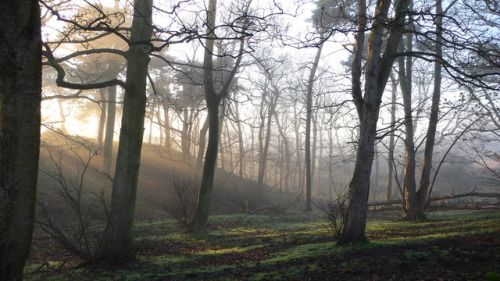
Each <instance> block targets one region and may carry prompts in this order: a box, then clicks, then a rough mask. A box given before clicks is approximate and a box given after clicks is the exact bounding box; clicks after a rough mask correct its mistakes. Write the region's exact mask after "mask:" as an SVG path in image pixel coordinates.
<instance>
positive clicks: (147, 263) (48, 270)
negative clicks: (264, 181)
mask: <svg viewBox="0 0 500 281" xmlns="http://www.w3.org/2000/svg"><path fill="white" fill-rule="evenodd" d="M326 227H327V224H326V222H324V221H323V220H322V214H321V213H319V212H309V213H303V212H287V213H285V214H280V215H276V216H267V215H232V216H228V215H224V216H214V217H211V219H210V232H209V233H208V234H206V235H202V236H192V235H183V234H181V233H180V231H179V230H178V227H177V224H176V222H175V221H173V220H166V221H160V222H152V223H144V222H141V223H137V224H136V236H137V247H138V262H137V263H134V264H130V265H127V266H125V267H118V268H117V267H110V266H93V267H84V268H79V269H72V268H71V266H74V264H75V263H68V265H67V266H63V267H61V268H58V267H59V266H60V264H61V263H62V262H63V260H62V259H60V258H58V256H57V255H49V256H46V259H47V260H50V263H49V265H50V266H49V267H45V268H40V267H41V264H42V262H44V261H40V260H34V259H32V260H30V264H28V266H27V267H26V280H75V279H77V280H200V279H206V280H213V279H217V280H240V279H246V280H282V279H289V280H302V279H307V278H309V279H325V277H326V276H330V277H332V276H338V279H339V280H349V279H351V278H352V279H356V278H358V279H370V278H371V279H374V280H379V279H377V278H378V277H380V280H385V279H384V278H386V279H388V278H392V276H399V278H397V279H402V280H404V279H406V278H405V276H407V275H406V274H410V273H411V274H412V275H408V276H413V277H415V278H416V279H418V276H419V274H421V275H422V276H427V275H429V274H430V275H429V276H431V277H432V274H437V275H443V274H444V275H445V276H446V274H448V275H450V274H451V275H450V276H449V277H451V279H455V278H458V277H460V276H462V277H463V276H469V277H470V278H472V279H474V277H477V278H480V279H484V280H488V278H490V279H491V278H493V279H494V278H496V277H497V276H498V274H500V263H498V261H499V260H500V254H499V252H500V245H499V244H500V238H498V239H496V240H495V237H500V235H499V233H500V212H498V211H492V210H489V211H451V212H436V213H431V214H429V220H428V221H422V222H403V221H391V220H381V219H380V218H377V220H371V221H369V222H368V224H367V229H366V233H367V237H369V239H370V241H371V243H366V244H360V245H352V246H349V247H337V246H336V244H335V242H334V241H332V240H331V236H330V235H329V233H328V231H327V230H326ZM494 261H497V262H494ZM465 262H466V263H465ZM468 264H470V267H469V265H468ZM430 266H431V267H430ZM451 269H453V270H452V271H450V270H451ZM450 272H452V273H450ZM335 274H336V275H335ZM425 274H427V275H425ZM453 274H458V275H453ZM330 277H329V278H330ZM413 277H409V278H410V279H407V280H412V279H411V278H413ZM435 277H437V276H435ZM469 277H468V278H469ZM332 278H333V277H332ZM431 279H432V278H431ZM458 279H463V278H458ZM495 280H496V279H495Z"/></svg>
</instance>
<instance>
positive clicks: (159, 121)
mask: <svg viewBox="0 0 500 281" xmlns="http://www.w3.org/2000/svg"><path fill="white" fill-rule="evenodd" d="M157 107H158V108H157V110H158V111H156V120H158V129H159V130H160V147H161V146H163V125H162V123H163V122H162V120H161V104H160V102H158V104H157Z"/></svg>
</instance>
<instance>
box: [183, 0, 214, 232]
mask: <svg viewBox="0 0 500 281" xmlns="http://www.w3.org/2000/svg"><path fill="white" fill-rule="evenodd" d="M212 2H215V1H214V0H211V1H210V3H212ZM209 11H212V13H213V17H215V6H214V7H213V8H212V9H211V8H210V7H209ZM209 41H212V42H213V40H207V48H208V45H209V43H208V42H209ZM212 48H213V43H212ZM205 56H207V54H206V53H205ZM205 60H206V59H205ZM210 67H211V65H210ZM211 95H214V96H215V93H212V94H211ZM212 98H213V97H212ZM207 110H208V117H207V118H208V143H207V150H206V152H205V164H204V165H203V174H202V177H201V186H200V191H199V194H198V202H197V204H196V209H195V212H194V215H193V217H192V218H191V221H190V223H189V226H188V229H187V232H188V233H196V234H200V233H204V232H206V228H207V223H208V216H209V213H210V212H209V211H210V198H211V195H212V187H213V184H214V175H215V167H216V166H217V151H218V147H219V103H218V102H217V101H216V100H215V101H213V100H209V94H207Z"/></svg>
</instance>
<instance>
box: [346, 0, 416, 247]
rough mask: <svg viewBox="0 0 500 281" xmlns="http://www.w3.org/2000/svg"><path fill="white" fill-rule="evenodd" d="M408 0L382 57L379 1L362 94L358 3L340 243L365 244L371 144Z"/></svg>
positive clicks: (384, 6) (361, 9)
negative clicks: (352, 142)
mask: <svg viewBox="0 0 500 281" xmlns="http://www.w3.org/2000/svg"><path fill="white" fill-rule="evenodd" d="M409 1H410V0H400V1H398V2H397V5H396V9H395V11H396V12H395V17H394V18H395V20H394V24H393V25H391V27H392V29H391V30H390V36H389V39H388V40H387V46H386V49H385V51H384V54H383V56H382V57H381V56H380V54H381V49H382V48H381V46H382V34H383V33H384V28H385V27H384V26H385V22H386V16H387V14H388V10H389V7H390V4H391V1H384V0H378V1H377V5H376V11H375V18H374V20H373V23H372V28H371V32H370V38H369V40H368V56H367V60H366V61H367V62H366V74H365V93H364V96H363V95H362V93H361V84H360V77H361V56H362V53H363V43H364V30H365V29H366V1H364V0H360V1H359V6H358V13H359V16H358V32H357V36H356V45H355V50H354V57H353V67H352V74H353V78H352V79H353V91H352V95H353V99H354V104H355V105H356V109H357V112H358V116H359V120H360V133H359V138H358V148H357V154H356V163H355V165H354V172H353V176H352V179H351V182H350V184H349V193H348V200H349V208H348V210H347V217H346V222H345V228H344V230H343V231H342V233H341V237H340V239H339V243H340V244H345V243H350V242H364V241H366V236H365V228H366V213H367V210H368V194H369V190H370V174H371V167H372V164H373V157H374V143H375V134H376V129H377V120H378V115H379V111H380V104H381V101H382V95H383V93H384V89H385V85H386V84H387V80H388V78H389V74H390V72H391V69H392V65H393V63H394V59H395V57H396V56H395V54H396V52H397V47H398V44H399V42H400V40H401V35H402V31H403V27H404V16H402V15H403V14H404V13H405V12H406V10H407V8H408V4H409Z"/></svg>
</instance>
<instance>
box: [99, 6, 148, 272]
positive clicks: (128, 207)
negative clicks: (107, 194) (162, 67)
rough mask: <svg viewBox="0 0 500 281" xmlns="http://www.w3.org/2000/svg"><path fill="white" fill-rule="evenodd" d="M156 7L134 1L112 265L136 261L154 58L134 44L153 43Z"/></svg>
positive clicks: (108, 248)
mask: <svg viewBox="0 0 500 281" xmlns="http://www.w3.org/2000/svg"><path fill="white" fill-rule="evenodd" d="M152 4H153V1H152V0H135V1H134V18H133V21H132V27H131V30H130V32H131V35H130V41H131V44H130V48H129V51H128V54H127V75H126V79H127V80H126V89H125V97H124V99H123V114H122V126H121V130H120V143H119V146H118V155H117V159H116V168H115V178H114V181H113V191H112V194H111V215H110V221H109V223H108V226H107V228H106V233H105V238H104V244H103V245H104V249H103V255H104V258H105V259H107V260H108V261H109V262H111V263H123V262H128V261H131V260H133V259H135V251H134V247H133V225H134V210H135V199H136V192H137V179H138V176H139V166H140V160H141V148H142V139H143V135H144V117H145V112H146V78H147V73H148V64H149V60H150V59H149V54H148V53H147V52H145V51H144V50H145V48H148V45H143V44H140V43H138V44H134V42H149V40H150V39H151V35H152V33H153V27H152Z"/></svg>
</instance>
